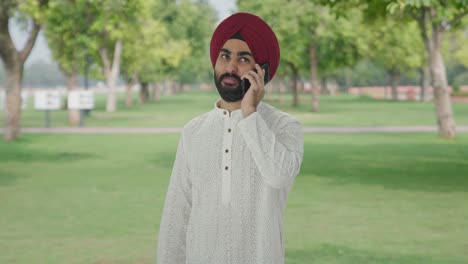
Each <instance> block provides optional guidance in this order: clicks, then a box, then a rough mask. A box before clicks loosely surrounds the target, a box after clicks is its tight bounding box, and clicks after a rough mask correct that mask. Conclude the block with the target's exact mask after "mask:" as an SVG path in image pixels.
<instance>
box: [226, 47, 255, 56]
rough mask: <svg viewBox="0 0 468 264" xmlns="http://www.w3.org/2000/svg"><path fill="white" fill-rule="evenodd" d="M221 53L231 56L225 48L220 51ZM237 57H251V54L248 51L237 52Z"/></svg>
mask: <svg viewBox="0 0 468 264" xmlns="http://www.w3.org/2000/svg"><path fill="white" fill-rule="evenodd" d="M221 52H224V53H226V54H228V55H231V53H232V52H231V51H230V50H228V49H225V48H222V49H221ZM237 56H239V57H242V56H250V57H253V55H252V53H250V52H248V51H239V52H237Z"/></svg>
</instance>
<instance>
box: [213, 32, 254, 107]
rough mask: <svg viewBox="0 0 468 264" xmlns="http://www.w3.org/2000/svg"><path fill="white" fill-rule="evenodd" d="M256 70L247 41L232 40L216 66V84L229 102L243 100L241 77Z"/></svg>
mask: <svg viewBox="0 0 468 264" xmlns="http://www.w3.org/2000/svg"><path fill="white" fill-rule="evenodd" d="M254 68H255V60H254V57H253V56H252V52H251V51H250V48H249V46H248V45H247V43H246V42H245V41H242V40H239V39H230V40H228V41H226V43H225V44H224V46H223V48H222V49H221V51H220V53H219V56H218V59H217V61H216V64H215V70H214V77H215V84H216V88H217V89H218V92H219V93H220V95H221V97H222V98H223V99H224V100H225V101H228V102H235V101H239V100H242V97H243V94H242V89H241V77H242V76H243V75H244V74H245V73H246V72H248V71H250V70H252V69H254Z"/></svg>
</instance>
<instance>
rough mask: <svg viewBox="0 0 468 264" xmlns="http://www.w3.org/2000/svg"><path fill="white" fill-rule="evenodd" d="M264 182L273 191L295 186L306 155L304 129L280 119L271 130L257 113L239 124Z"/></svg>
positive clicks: (297, 123) (290, 121) (290, 120)
mask: <svg viewBox="0 0 468 264" xmlns="http://www.w3.org/2000/svg"><path fill="white" fill-rule="evenodd" d="M238 127H239V128H240V131H241V134H242V136H243V138H244V140H245V141H246V144H247V146H248V148H249V150H250V152H251V153H252V156H253V160H254V161H255V164H256V165H257V167H258V170H259V171H260V174H261V176H262V178H263V179H264V181H265V182H266V183H267V184H269V185H270V186H271V187H273V188H282V187H285V186H288V185H290V184H292V182H293V181H294V178H295V177H296V175H297V174H298V173H299V170H300V167H301V163H302V157H303V153H304V134H303V131H302V126H301V124H300V123H299V121H297V120H296V119H294V118H290V117H288V118H280V121H279V123H278V125H277V126H276V128H275V130H274V131H273V130H271V129H270V128H269V127H268V126H267V124H266V122H265V120H264V119H263V118H262V117H261V115H260V114H259V113H258V112H254V113H252V114H250V115H249V116H247V117H246V118H244V119H243V120H241V121H240V122H239V124H238Z"/></svg>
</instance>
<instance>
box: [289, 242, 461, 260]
mask: <svg viewBox="0 0 468 264" xmlns="http://www.w3.org/2000/svg"><path fill="white" fill-rule="evenodd" d="M286 263H287V264H303V263H336V264H341V263H342V264H354V263H355V264H366V263H369V264H371V263H372V264H376V263H379V264H381V263H382V264H420V263H425V264H436V263H438V264H439V263H440V264H445V263H460V264H461V263H462V262H461V261H460V262H459V261H456V260H455V261H454V260H446V259H440V260H437V259H434V258H433V257H430V256H418V255H403V254H401V255H396V254H388V253H383V252H378V251H365V250H357V249H352V248H348V247H339V246H336V245H327V244H325V245H322V246H319V247H317V248H314V249H311V250H294V249H291V250H290V249H287V250H286Z"/></svg>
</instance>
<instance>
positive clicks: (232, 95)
mask: <svg viewBox="0 0 468 264" xmlns="http://www.w3.org/2000/svg"><path fill="white" fill-rule="evenodd" d="M213 76H214V81H215V85H216V89H218V93H219V95H220V96H221V98H223V100H224V101H226V102H237V101H240V100H242V99H243V98H244V94H243V93H242V87H241V79H240V77H239V76H237V75H235V74H231V73H225V74H222V75H221V76H219V78H216V72H214V73H213ZM225 77H231V78H235V79H236V80H237V81H238V82H237V83H238V85H237V86H233V85H224V86H223V84H222V83H221V81H222V80H223V79H224V78H225Z"/></svg>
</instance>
